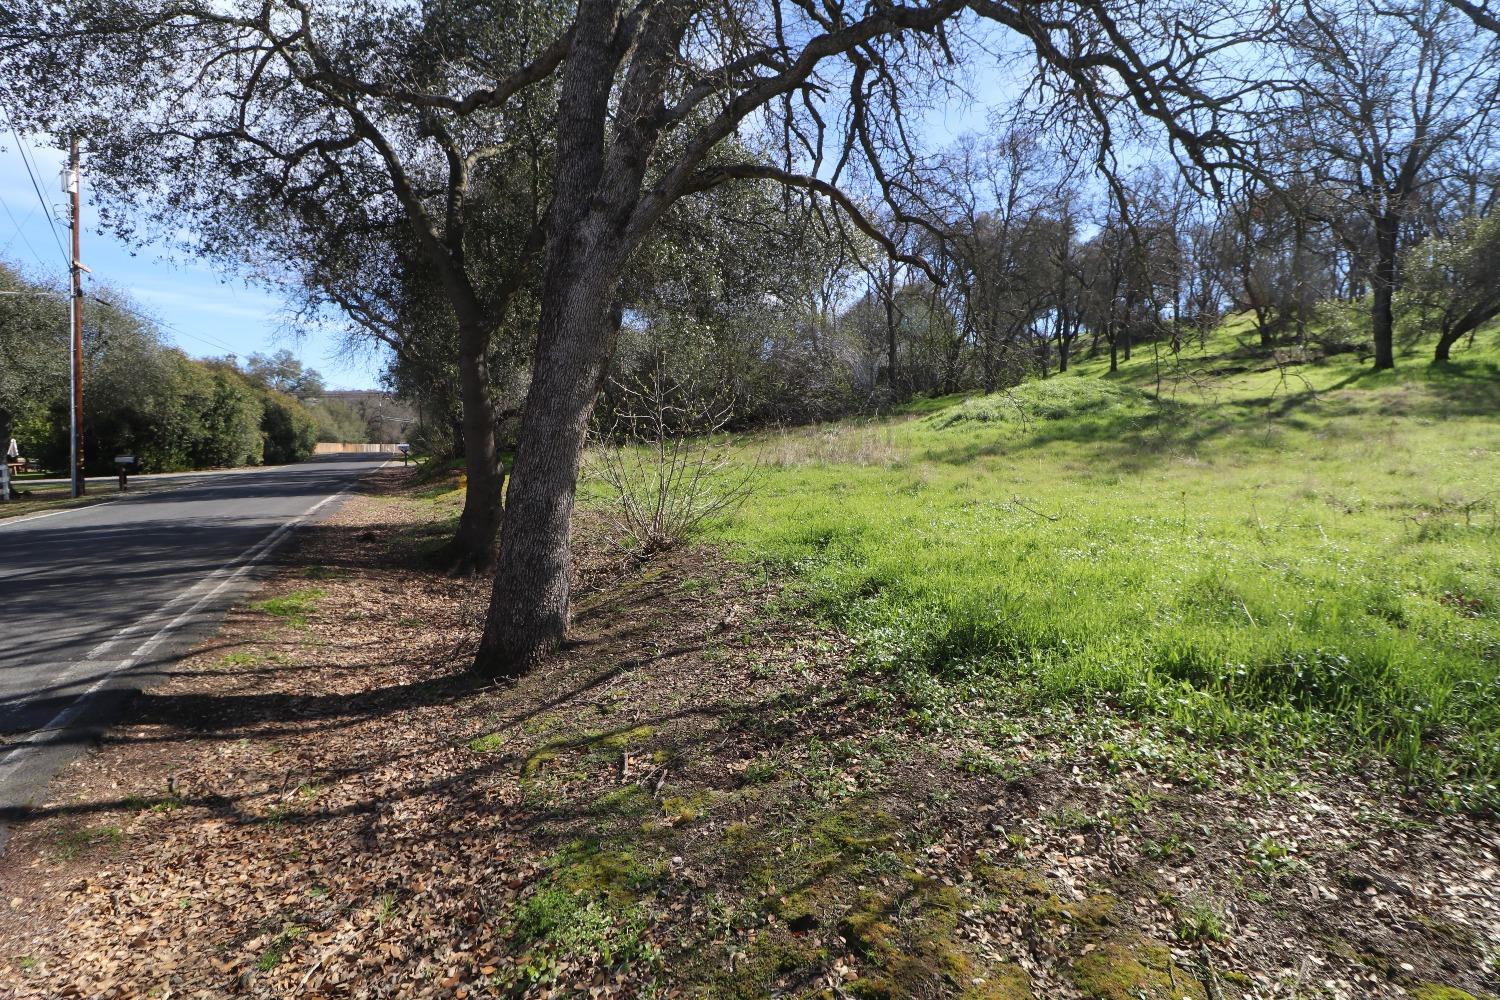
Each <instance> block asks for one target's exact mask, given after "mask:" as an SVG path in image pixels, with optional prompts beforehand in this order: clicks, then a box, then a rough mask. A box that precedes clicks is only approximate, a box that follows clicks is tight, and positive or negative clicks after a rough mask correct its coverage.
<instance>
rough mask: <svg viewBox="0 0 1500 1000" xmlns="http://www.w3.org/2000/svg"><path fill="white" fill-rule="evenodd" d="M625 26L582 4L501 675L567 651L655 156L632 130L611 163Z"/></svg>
mask: <svg viewBox="0 0 1500 1000" xmlns="http://www.w3.org/2000/svg"><path fill="white" fill-rule="evenodd" d="M615 19H616V9H615V6H614V4H613V3H612V2H611V0H582V2H580V3H579V5H578V13H577V18H576V20H575V22H574V23H575V29H574V32H575V33H574V36H573V44H572V47H571V48H570V49H569V52H568V57H567V61H566V63H565V64H564V74H563V81H562V87H561V89H560V91H559V94H558V108H557V136H558V147H557V166H556V173H555V183H554V185H553V198H554V201H553V209H552V212H551V214H550V215H549V218H548V223H547V240H546V247H547V249H546V256H545V259H544V264H543V269H542V295H541V303H540V305H541V322H540V325H539V327H538V330H537V347H536V356H535V360H534V362H533V367H532V372H531V385H530V387H529V388H528V390H527V393H526V408H525V412H524V414H523V416H522V422H521V434H520V439H519V441H518V442H517V445H516V460H515V466H514V469H513V470H512V474H511V479H510V487H509V489H508V491H507V492H506V505H505V519H504V521H503V523H502V524H501V528H500V558H499V563H498V565H497V568H496V571H495V586H494V590H493V591H492V592H491V594H490V607H489V613H488V614H487V616H486V618H485V626H484V637H483V638H482V639H481V640H480V644H479V650H478V652H477V653H476V654H475V657H474V669H475V670H476V671H477V672H478V673H480V674H482V675H485V676H490V677H514V676H517V675H519V674H522V673H524V672H526V671H527V670H529V669H530V668H531V667H532V666H534V665H535V664H536V663H537V662H538V661H539V660H540V659H541V658H542V657H544V656H546V655H547V654H548V653H550V652H551V651H552V650H554V649H556V648H557V647H558V646H559V645H560V644H561V643H562V640H563V636H564V634H565V633H566V631H567V627H568V612H569V601H570V596H571V590H572V583H573V580H572V575H573V545H572V533H573V532H572V527H573V525H572V521H573V507H574V503H575V500H576V490H577V482H578V464H579V461H580V459H581V458H582V455H583V447H584V440H585V432H586V430H587V427H588V420H589V415H590V412H591V411H592V410H593V407H594V402H595V400H596V399H597V398H598V395H599V389H600V385H601V383H602V382H603V379H604V374H605V371H606V370H607V368H608V365H609V361H610V357H611V355H612V353H613V352H612V346H613V344H612V341H613V337H614V332H615V330H616V329H617V321H618V319H619V311H618V310H617V309H616V310H611V309H610V304H611V303H612V302H613V300H614V289H615V285H616V284H617V282H618V278H619V274H620V268H621V267H622V266H623V264H624V259H625V256H626V255H627V254H628V252H629V249H630V241H629V236H628V235H627V229H628V226H629V222H630V217H631V213H632V211H633V209H634V207H635V205H636V203H637V201H638V199H639V197H640V181H641V177H642V176H643V174H644V170H645V163H646V159H647V156H646V153H647V152H648V151H649V143H644V142H642V141H641V137H640V136H638V135H627V134H624V133H622V134H621V135H618V136H617V137H616V140H615V148H614V150H613V151H612V152H613V153H614V154H618V156H617V157H616V158H615V159H614V160H613V161H612V163H611V165H610V166H609V167H606V163H605V159H606V143H605V122H606V119H607V117H608V110H609V98H610V89H611V88H610V84H611V81H612V80H613V78H614V72H615V66H616V64H617V62H618V60H619V58H620V55H621V53H620V52H618V51H616V50H615V49H614V47H613V45H612V44H611V37H612V35H613V33H614V28H615ZM643 44H644V43H643ZM622 114H624V113H623V112H622ZM626 117H627V118H629V117H630V115H626ZM625 131H626V133H628V132H629V130H628V129H627V130H625ZM647 138H649V137H647Z"/></svg>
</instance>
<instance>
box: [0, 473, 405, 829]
mask: <svg viewBox="0 0 1500 1000" xmlns="http://www.w3.org/2000/svg"><path fill="white" fill-rule="evenodd" d="M387 457H388V456H384V455H335V456H326V457H324V458H320V459H315V460H313V461H310V462H304V463H301V464H298V465H287V466H280V467H277V468H271V469H263V470H256V471H254V472H243V471H240V472H233V473H226V474H224V475H217V476H210V477H206V478H201V479H197V480H194V481H192V482H190V483H189V484H188V485H185V486H181V487H178V488H174V489H171V490H168V491H164V492H157V493H152V494H146V495H141V496H135V497H132V496H130V495H128V494H127V495H126V496H125V498H124V499H122V500H119V501H116V502H111V503H103V504H98V505H94V506H89V507H81V508H77V509H72V510H65V511H60V512H56V513H48V514H41V515H32V516H30V517H20V518H14V519H9V520H0V823H3V822H4V820H5V818H6V817H7V816H11V817H13V816H14V815H16V814H17V812H18V811H23V810H24V809H25V808H26V807H27V806H28V805H30V804H32V803H33V802H35V801H37V800H38V798H39V797H40V796H41V795H42V794H43V793H44V792H45V790H46V783H47V781H48V779H49V778H50V777H51V775H52V774H53V773H54V772H55V771H56V769H57V768H58V767H60V766H61V764H62V763H63V761H65V760H66V759H67V757H68V756H69V755H70V754H71V753H74V752H76V751H77V749H78V748H79V747H81V746H83V745H86V744H87V742H88V741H89V740H90V739H92V737H93V734H95V733H97V732H98V730H99V727H101V726H103V725H106V724H108V723H109V722H110V721H111V720H112V719H113V718H114V717H115V716H116V715H117V714H118V712H119V710H120V708H121V706H122V705H123V704H125V703H126V702H127V701H128V698H129V696H130V695H131V694H132V693H134V692H135V691H137V690H139V689H141V688H142V687H144V686H147V685H149V684H150V683H152V681H153V680H155V679H157V678H158V676H159V672H160V671H161V670H163V669H165V668H166V666H167V665H169V664H170V663H171V662H172V661H173V659H174V658H175V657H176V656H178V655H180V653H181V652H182V651H183V650H185V649H186V648H188V647H189V646H191V645H192V644H193V643H194V642H196V641H198V640H199V639H201V638H203V637H204V635H205V634H206V633H207V632H208V631H209V630H210V629H211V628H212V626H213V625H214V624H215V623H216V622H217V620H218V618H219V616H220V615H221V614H222V612H223V610H224V609H225V608H226V607H228V606H229V604H231V603H232V602H233V601H234V600H235V599H236V598H237V597H240V596H242V595H243V594H244V593H245V592H246V591H247V590H248V589H249V588H250V587H251V586H253V584H254V582H255V581H254V578H255V573H256V568H257V566H258V565H260V564H261V563H262V561H263V560H264V559H265V558H266V557H267V556H269V555H270V554H271V553H272V551H273V550H274V549H275V548H276V547H277V546H279V545H280V544H281V542H282V541H284V540H285V539H286V538H287V537H288V535H289V534H290V533H291V530H292V529H293V528H295V527H296V526H298V525H299V524H305V523H308V522H309V521H312V520H315V519H317V518H318V517H321V516H324V515H325V514H327V513H328V512H329V511H331V510H332V509H333V508H334V507H335V506H336V501H337V498H338V497H339V496H340V495H341V494H342V493H343V492H344V491H345V490H347V489H348V488H349V487H350V486H352V485H353V484H354V482H355V480H357V479H358V478H359V477H360V476H361V475H363V474H365V473H367V472H370V471H371V470H373V469H375V468H377V467H378V466H379V465H380V464H381V463H382V462H384V461H385V460H386V459H387ZM3 836H4V834H3V830H0V843H3Z"/></svg>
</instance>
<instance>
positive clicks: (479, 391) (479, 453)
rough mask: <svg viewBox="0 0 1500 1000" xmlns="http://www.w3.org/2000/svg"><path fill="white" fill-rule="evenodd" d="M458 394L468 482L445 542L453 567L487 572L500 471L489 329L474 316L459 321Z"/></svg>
mask: <svg viewBox="0 0 1500 1000" xmlns="http://www.w3.org/2000/svg"><path fill="white" fill-rule="evenodd" d="M458 337H459V351H458V384H459V398H460V400H461V402H462V403H463V418H462V423H463V438H464V465H465V467H466V469H467V471H468V485H467V487H466V489H465V490H464V509H463V513H462V514H460V515H459V518H458V531H457V532H455V533H454V535H453V540H452V542H451V543H450V553H451V555H452V561H453V563H454V565H455V568H456V569H457V570H458V571H460V572H465V573H481V572H489V570H490V569H492V568H493V567H494V565H495V538H496V535H497V534H498V533H499V530H500V509H501V488H502V485H503V483H504V477H505V473H504V470H503V469H502V468H501V467H500V455H499V452H498V450H497V448H496V441H495V400H494V394H493V393H492V392H491V391H490V371H489V361H488V360H487V358H486V357H485V355H486V352H487V349H488V347H489V331H488V328H487V326H486V325H485V323H484V321H483V320H482V319H480V318H478V317H474V318H470V319H467V320H465V321H464V322H462V323H460V325H459V331H458Z"/></svg>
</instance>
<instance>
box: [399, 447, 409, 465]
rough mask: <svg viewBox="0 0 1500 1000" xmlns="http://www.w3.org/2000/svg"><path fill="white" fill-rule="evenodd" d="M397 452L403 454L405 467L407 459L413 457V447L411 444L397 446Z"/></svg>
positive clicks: (402, 460)
mask: <svg viewBox="0 0 1500 1000" xmlns="http://www.w3.org/2000/svg"><path fill="white" fill-rule="evenodd" d="M396 450H397V451H399V452H401V464H402V465H405V464H406V459H407V457H408V456H409V455H411V445H409V444H398V445H396Z"/></svg>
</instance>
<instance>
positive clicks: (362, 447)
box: [313, 441, 396, 455]
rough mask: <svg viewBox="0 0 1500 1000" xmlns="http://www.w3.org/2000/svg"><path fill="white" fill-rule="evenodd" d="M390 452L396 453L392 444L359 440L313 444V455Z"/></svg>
mask: <svg viewBox="0 0 1500 1000" xmlns="http://www.w3.org/2000/svg"><path fill="white" fill-rule="evenodd" d="M351 451H354V452H390V453H391V454H395V453H396V446H395V445H393V444H370V443H369V442H360V441H319V442H318V443H317V444H316V445H314V446H313V454H314V455H341V454H344V453H345V452H351Z"/></svg>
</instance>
